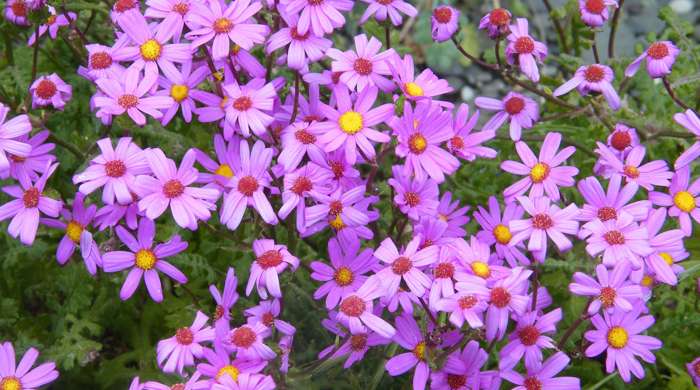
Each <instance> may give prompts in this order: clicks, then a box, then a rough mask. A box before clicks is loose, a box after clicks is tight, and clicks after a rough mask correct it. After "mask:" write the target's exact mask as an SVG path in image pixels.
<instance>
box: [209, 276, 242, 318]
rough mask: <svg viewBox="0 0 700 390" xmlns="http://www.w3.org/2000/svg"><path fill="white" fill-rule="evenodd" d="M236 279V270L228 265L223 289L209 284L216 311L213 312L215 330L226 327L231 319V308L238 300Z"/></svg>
mask: <svg viewBox="0 0 700 390" xmlns="http://www.w3.org/2000/svg"><path fill="white" fill-rule="evenodd" d="M237 285H238V279H236V271H235V270H234V269H233V267H229V269H228V271H226V279H225V280H224V290H223V292H219V290H218V289H217V288H216V286H214V285H213V284H212V285H210V286H209V292H210V293H211V296H212V297H213V298H214V301H215V302H216V311H215V312H214V326H215V328H216V330H217V331H218V330H219V329H223V328H226V327H228V325H229V321H231V308H232V307H233V305H235V304H236V301H238V293H237V292H236V287H237Z"/></svg>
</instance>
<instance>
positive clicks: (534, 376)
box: [482, 352, 581, 390]
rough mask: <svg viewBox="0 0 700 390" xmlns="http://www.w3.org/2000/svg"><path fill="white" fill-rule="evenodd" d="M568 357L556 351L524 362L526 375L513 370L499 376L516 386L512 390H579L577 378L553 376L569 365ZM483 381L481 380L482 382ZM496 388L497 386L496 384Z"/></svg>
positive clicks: (579, 384) (579, 385)
mask: <svg viewBox="0 0 700 390" xmlns="http://www.w3.org/2000/svg"><path fill="white" fill-rule="evenodd" d="M569 361H570V359H569V357H568V356H566V354H565V353H564V352H557V353H555V354H554V355H552V356H550V357H549V358H548V359H547V360H545V361H544V363H542V361H541V360H540V361H537V362H534V363H533V364H532V365H527V364H526V366H525V367H526V369H527V375H522V374H519V373H517V372H515V371H513V370H509V371H505V372H501V377H502V378H503V379H505V380H507V381H508V382H510V383H513V384H516V385H518V386H516V387H514V388H513V390H530V389H541V390H555V389H566V390H580V389H581V383H580V380H579V378H575V377H572V376H563V377H559V378H554V375H556V374H558V373H559V372H561V371H562V370H564V369H565V368H566V367H567V366H568V365H569ZM482 383H483V382H482ZM496 388H498V386H496Z"/></svg>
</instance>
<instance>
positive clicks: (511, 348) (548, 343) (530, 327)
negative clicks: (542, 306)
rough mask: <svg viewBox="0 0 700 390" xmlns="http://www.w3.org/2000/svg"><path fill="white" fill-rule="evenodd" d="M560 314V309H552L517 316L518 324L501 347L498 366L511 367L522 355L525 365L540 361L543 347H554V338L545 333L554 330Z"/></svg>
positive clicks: (551, 332)
mask: <svg viewBox="0 0 700 390" xmlns="http://www.w3.org/2000/svg"><path fill="white" fill-rule="evenodd" d="M561 316H562V314H561V309H554V310H552V311H550V312H549V313H546V314H541V315H540V314H539V313H538V312H536V311H531V312H528V313H525V314H523V315H522V316H520V317H518V324H517V326H516V327H515V330H514V331H513V333H511V335H510V338H509V342H508V344H506V345H505V346H504V347H503V348H501V351H500V359H499V361H498V366H499V368H500V369H501V370H505V369H510V368H513V367H515V365H517V364H518V362H519V361H520V359H521V358H522V357H523V356H525V367H534V366H535V365H537V364H538V363H540V362H541V361H542V350H543V349H545V348H547V349H553V348H556V346H555V344H554V340H552V338H551V337H549V336H547V335H546V333H550V334H553V333H554V332H556V330H557V322H559V321H561Z"/></svg>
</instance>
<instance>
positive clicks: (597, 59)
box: [591, 35, 600, 64]
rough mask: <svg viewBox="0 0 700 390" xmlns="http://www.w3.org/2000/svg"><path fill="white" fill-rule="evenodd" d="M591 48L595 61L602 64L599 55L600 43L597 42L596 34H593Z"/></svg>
mask: <svg viewBox="0 0 700 390" xmlns="http://www.w3.org/2000/svg"><path fill="white" fill-rule="evenodd" d="M591 50H593V58H595V63H596V64H600V56H599V55H598V45H596V43H595V35H594V36H593V43H592V44H591Z"/></svg>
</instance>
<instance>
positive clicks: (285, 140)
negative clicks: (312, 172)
mask: <svg viewBox="0 0 700 390" xmlns="http://www.w3.org/2000/svg"><path fill="white" fill-rule="evenodd" d="M320 134H323V131H320V130H319V122H316V121H313V122H295V123H292V124H291V125H289V126H287V127H286V128H285V129H284V130H282V134H281V135H280V139H281V141H282V151H281V152H280V154H279V156H277V162H279V163H280V164H282V165H283V166H284V170H285V172H291V171H293V170H294V169H296V168H297V167H298V166H299V164H300V163H301V160H302V159H303V158H304V157H305V156H307V155H308V156H309V159H311V161H318V160H323V159H325V152H324V151H323V146H322V145H321V143H320V142H319V139H318V138H319V137H318V135H320Z"/></svg>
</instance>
